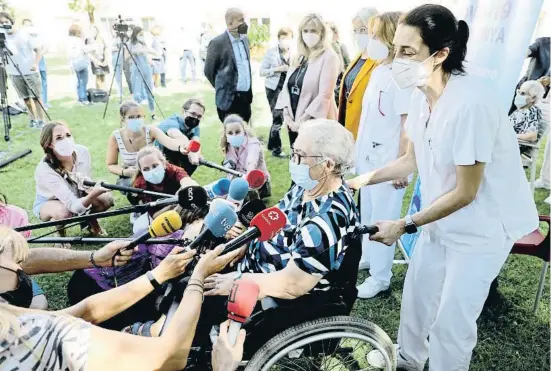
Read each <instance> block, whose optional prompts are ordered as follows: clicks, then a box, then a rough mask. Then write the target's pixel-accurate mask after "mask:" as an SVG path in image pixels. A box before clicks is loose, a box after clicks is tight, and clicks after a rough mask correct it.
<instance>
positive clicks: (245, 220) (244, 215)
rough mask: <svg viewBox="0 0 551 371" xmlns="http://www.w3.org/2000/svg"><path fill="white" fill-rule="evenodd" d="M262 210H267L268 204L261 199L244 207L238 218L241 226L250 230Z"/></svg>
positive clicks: (252, 201)
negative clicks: (252, 222) (254, 219)
mask: <svg viewBox="0 0 551 371" xmlns="http://www.w3.org/2000/svg"><path fill="white" fill-rule="evenodd" d="M262 210H266V204H265V203H264V202H263V201H262V200H261V199H259V198H257V199H254V200H251V201H249V202H247V203H246V204H245V205H243V206H242V207H241V210H239V212H238V213H237V218H238V219H239V222H241V224H243V225H244V226H245V227H247V228H248V227H249V226H250V225H251V221H252V220H253V218H254V217H255V216H256V214H258V213H260V212H261V211H262Z"/></svg>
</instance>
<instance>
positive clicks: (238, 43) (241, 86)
mask: <svg viewBox="0 0 551 371" xmlns="http://www.w3.org/2000/svg"><path fill="white" fill-rule="evenodd" d="M226 25H227V27H228V29H227V30H226V31H225V32H224V33H223V34H221V35H218V36H217V37H215V38H214V39H212V41H211V42H210V44H209V47H208V50H207V59H206V61H205V71H204V72H205V76H206V77H207V79H208V80H209V81H210V83H211V85H212V86H213V87H214V89H215V90H216V107H217V109H218V117H219V118H220V121H222V122H224V119H225V118H226V116H228V115H230V114H233V113H235V114H238V115H239V116H241V117H242V118H243V119H244V120H245V121H247V122H249V121H250V119H251V103H252V101H253V92H252V76H251V56H250V47H249V40H248V38H247V31H248V26H247V23H245V15H244V13H243V11H242V10H241V9H237V8H230V9H228V10H227V11H226Z"/></svg>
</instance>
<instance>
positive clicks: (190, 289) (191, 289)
mask: <svg viewBox="0 0 551 371" xmlns="http://www.w3.org/2000/svg"><path fill="white" fill-rule="evenodd" d="M188 290H189V291H195V292H198V293H200V294H201V296H202V298H203V301H205V296H204V295H203V291H200V290H197V289H194V288H186V289H185V290H184V292H185V291H188Z"/></svg>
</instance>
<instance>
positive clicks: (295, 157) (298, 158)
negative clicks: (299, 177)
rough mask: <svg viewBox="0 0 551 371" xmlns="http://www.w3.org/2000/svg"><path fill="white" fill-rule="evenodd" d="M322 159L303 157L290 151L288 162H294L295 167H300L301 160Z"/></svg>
mask: <svg viewBox="0 0 551 371" xmlns="http://www.w3.org/2000/svg"><path fill="white" fill-rule="evenodd" d="M322 157H323V156H305V155H301V154H299V153H298V152H295V151H292V152H291V155H289V160H291V161H293V162H295V163H296V164H297V165H301V164H302V159H303V158H322Z"/></svg>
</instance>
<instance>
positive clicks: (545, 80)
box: [538, 76, 549, 87]
mask: <svg viewBox="0 0 551 371" xmlns="http://www.w3.org/2000/svg"><path fill="white" fill-rule="evenodd" d="M538 82H539V83H540V84H542V85H543V86H544V87H548V86H549V76H542V77H540V78H539V79H538Z"/></svg>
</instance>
